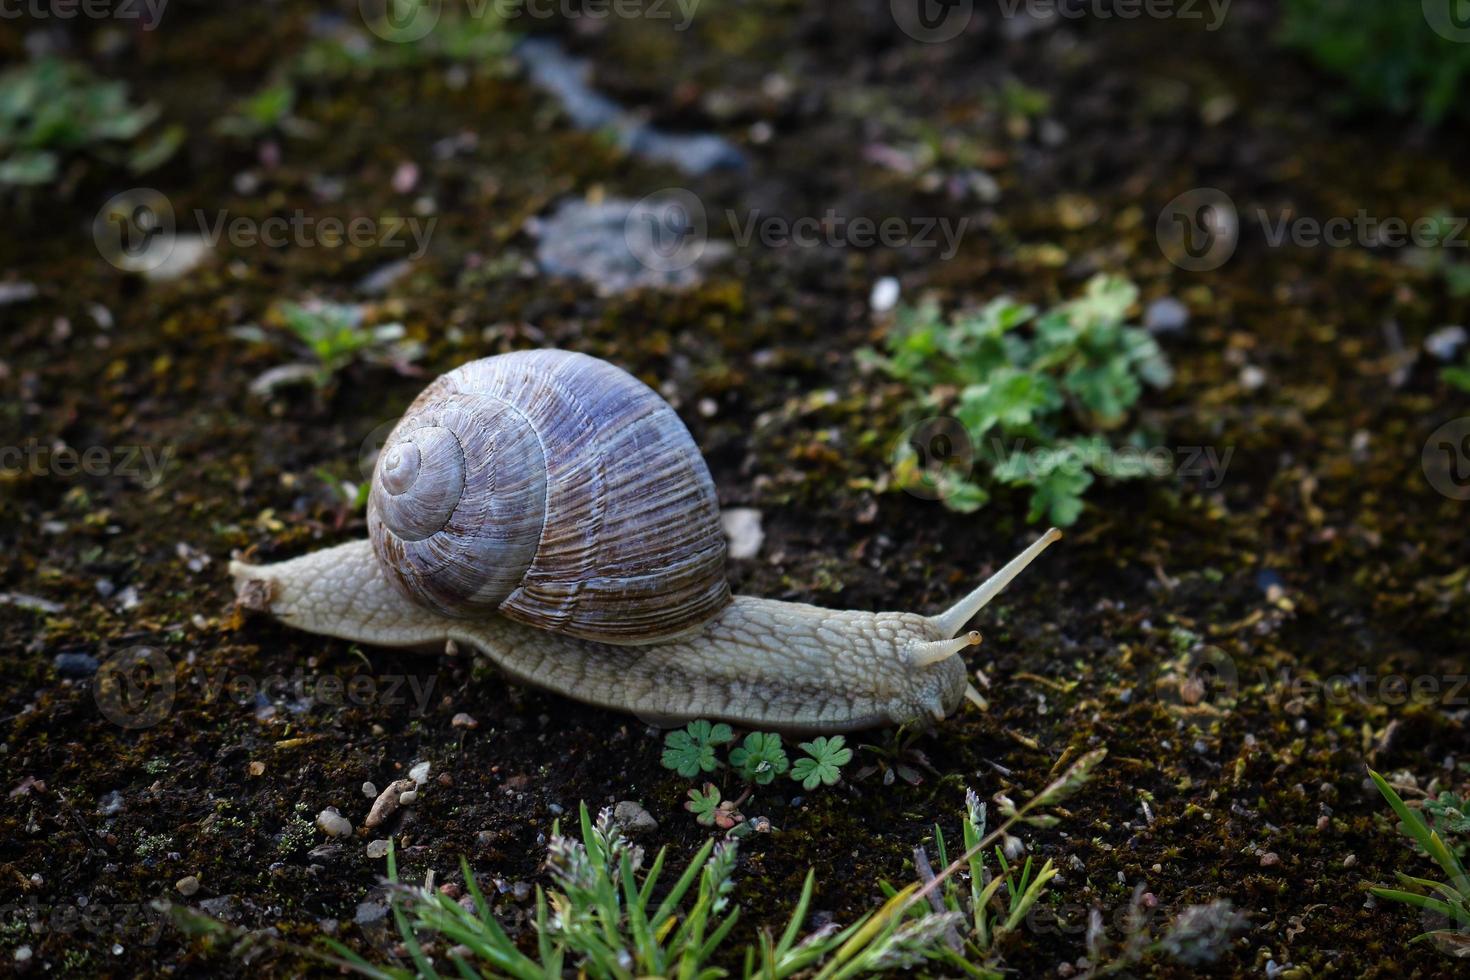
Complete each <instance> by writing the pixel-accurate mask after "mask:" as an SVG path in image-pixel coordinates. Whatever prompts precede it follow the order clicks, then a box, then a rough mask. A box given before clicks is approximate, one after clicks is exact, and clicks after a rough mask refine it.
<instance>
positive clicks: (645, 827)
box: [613, 800, 658, 837]
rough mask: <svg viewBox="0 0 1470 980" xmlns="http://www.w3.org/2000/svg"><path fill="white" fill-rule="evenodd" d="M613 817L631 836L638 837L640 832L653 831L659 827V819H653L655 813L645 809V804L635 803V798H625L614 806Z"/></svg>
mask: <svg viewBox="0 0 1470 980" xmlns="http://www.w3.org/2000/svg"><path fill="white" fill-rule="evenodd" d="M613 819H614V820H616V821H617V823H618V826H619V827H622V828H623V830H624V832H626V833H627V835H628V836H629V837H637V836H638V835H639V834H646V833H651V832H652V831H655V830H657V829H658V821H657V820H655V819H653V814H651V813H649V812H648V811H647V810H645V809H644V808H643V804H641V803H635V802H634V801H633V800H623V801H621V802H620V803H618V805H617V806H615V807H613Z"/></svg>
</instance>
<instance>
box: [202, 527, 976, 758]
mask: <svg viewBox="0 0 1470 980" xmlns="http://www.w3.org/2000/svg"><path fill="white" fill-rule="evenodd" d="M230 572H231V574H232V575H233V576H234V579H235V588H236V593H237V595H239V596H240V598H241V601H242V603H243V604H245V605H247V606H253V607H255V608H259V609H261V610H263V611H268V612H270V613H271V614H272V615H273V616H275V617H276V618H278V619H280V620H281V621H282V622H283V623H286V624H287V625H290V626H293V627H296V628H298V629H302V630H306V631H308V632H312V633H319V634H325V635H328V636H336V637H341V638H343V639H348V640H355V641H358V642H363V643H371V644H375V645H380V646H400V647H436V646H442V645H443V644H445V643H447V642H450V641H454V642H457V643H460V644H463V645H467V646H473V647H475V648H477V649H479V650H480V651H482V652H483V653H484V654H485V655H486V656H488V657H489V658H490V659H491V660H492V661H493V662H494V663H495V664H497V665H498V666H499V667H500V668H501V669H502V670H503V671H504V672H505V673H507V674H509V675H510V676H511V677H513V678H515V679H517V680H520V681H524V682H526V683H529V684H533V685H535V686H537V687H542V688H546V689H548V690H552V691H555V692H557V693H560V694H564V695H566V696H568V697H571V698H575V699H577V700H580V701H585V702H588V703H591V704H596V705H600V706H603V707H607V708H613V709H617V710H621V711H628V712H632V713H635V714H638V715H641V716H644V717H656V718H659V719H665V720H678V719H688V718H709V719H712V720H723V721H729V722H732V723H735V724H740V725H745V726H749V727H759V728H772V729H780V730H790V731H810V732H823V731H833V732H836V731H851V730H855V729H862V728H871V727H876V726H882V725H890V724H901V723H904V722H909V721H915V720H926V721H927V720H930V719H939V718H943V717H944V716H945V715H947V714H949V713H950V712H952V711H954V710H955V708H957V707H958V706H959V703H960V701H961V700H962V698H963V696H964V691H965V668H964V664H963V661H961V660H960V658H958V657H954V656H944V657H942V658H940V659H937V660H935V661H934V662H930V663H924V662H916V658H915V657H914V656H913V655H912V651H913V650H915V649H918V648H921V647H923V646H924V645H925V644H929V645H943V646H946V648H947V645H946V644H945V643H944V641H945V638H944V637H942V636H941V635H940V633H939V629H938V627H937V626H936V623H935V620H933V619H931V618H929V617H925V616H920V615H916V614H913V613H869V612H852V611H842V610H832V609H821V608H818V607H816V606H809V605H805V604H803V603H793V602H780V601H776V600H770V599H755V598H750V597H740V596H737V597H736V598H735V601H734V602H732V603H731V604H730V605H729V606H727V607H726V608H725V610H724V611H723V612H722V613H721V614H720V615H719V616H717V617H715V618H714V619H713V620H711V621H710V622H708V623H707V624H705V625H704V626H703V627H702V628H701V629H700V630H698V631H697V632H694V633H691V634H688V635H686V636H683V637H680V638H678V639H675V640H669V641H665V642H662V643H657V644H652V645H648V646H640V647H627V646H614V645H611V644H606V643H597V642H593V641H587V640H579V639H576V638H573V637H567V636H561V635H558V634H554V633H548V632H545V631H542V630H537V629H534V628H532V627H529V626H525V625H523V624H521V623H516V622H514V621H512V620H509V619H506V618H505V617H502V616H488V617H484V618H482V619H478V620H461V619H454V618H450V617H446V616H442V615H440V614H438V613H435V612H432V611H430V610H427V609H424V608H422V607H420V606H418V605H416V604H414V603H412V602H410V601H409V600H407V599H406V598H404V596H403V595H402V594H401V593H400V592H399V591H398V590H397V589H396V588H394V587H393V586H392V585H391V584H390V583H389V582H388V580H387V578H386V577H385V576H384V575H383V573H382V571H381V568H380V567H379V564H378V562H377V561H376V560H375V559H374V557H373V553H372V549H371V547H370V545H369V544H368V543H367V542H366V541H359V542H352V543H349V544H344V545H339V546H338V547H335V548H329V549H326V550H323V551H318V552H313V553H311V554H308V555H305V556H303V557H301V558H296V559H292V560H290V561H286V562H281V563H279V564H275V565H266V566H256V565H249V564H245V563H242V562H232V563H231V565H230ZM968 642H969V639H968V638H965V639H962V640H959V641H953V643H954V644H955V649H958V647H959V646H960V645H963V644H964V643H968ZM919 659H922V658H919Z"/></svg>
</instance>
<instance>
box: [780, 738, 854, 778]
mask: <svg viewBox="0 0 1470 980" xmlns="http://www.w3.org/2000/svg"><path fill="white" fill-rule="evenodd" d="M801 749H802V751H803V752H805V753H806V755H804V756H802V757H801V758H800V759H797V760H796V761H795V762H793V763H792V764H791V778H792V779H794V780H796V781H797V782H798V783H801V785H802V788H803V789H809V790H810V789H816V788H817V787H818V786H819V785H827V786H832V785H835V784H836V782H837V780H838V779H840V778H842V767H843V766H845V765H847V764H848V763H849V762H851V761H852V749H849V748H847V740H846V739H844V738H843V737H842V736H841V735H833V736H832V737H831V738H827V737H825V736H823V737H819V738H814V739H812V740H811V741H810V742H802V743H801Z"/></svg>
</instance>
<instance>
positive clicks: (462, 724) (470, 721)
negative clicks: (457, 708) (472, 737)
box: [449, 711, 480, 728]
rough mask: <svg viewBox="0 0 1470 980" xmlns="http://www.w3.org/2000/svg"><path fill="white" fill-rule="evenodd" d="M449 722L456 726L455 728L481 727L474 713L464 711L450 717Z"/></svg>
mask: <svg viewBox="0 0 1470 980" xmlns="http://www.w3.org/2000/svg"><path fill="white" fill-rule="evenodd" d="M449 724H450V725H451V726H453V727H455V728H479V727H480V723H479V722H478V721H476V720H475V718H474V716H473V715H469V714H466V713H465V712H463V711H461V712H460V713H459V714H457V715H455V716H454V717H453V718H452V719H450V721H449Z"/></svg>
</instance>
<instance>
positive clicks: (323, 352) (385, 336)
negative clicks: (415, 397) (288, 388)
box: [232, 301, 423, 388]
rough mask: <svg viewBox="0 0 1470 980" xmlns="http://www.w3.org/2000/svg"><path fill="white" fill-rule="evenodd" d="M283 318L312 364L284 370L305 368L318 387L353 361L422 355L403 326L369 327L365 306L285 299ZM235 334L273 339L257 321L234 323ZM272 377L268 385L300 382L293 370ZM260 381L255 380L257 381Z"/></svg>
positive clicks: (408, 359) (406, 360)
mask: <svg viewBox="0 0 1470 980" xmlns="http://www.w3.org/2000/svg"><path fill="white" fill-rule="evenodd" d="M278 312H279V315H280V319H281V322H282V323H283V324H284V326H285V327H286V329H287V330H289V331H290V332H291V335H292V337H294V338H295V340H297V341H298V342H299V343H300V344H301V346H303V347H304V348H305V349H306V351H307V353H309V354H310V356H311V358H312V360H313V362H314V363H313V364H311V365H307V366H305V367H304V368H302V366H301V365H286V366H285V367H284V368H283V369H281V370H283V371H287V372H289V371H290V369H292V368H302V373H303V374H304V375H305V376H306V378H309V379H310V380H311V381H312V382H313V383H314V384H315V385H316V386H317V387H318V388H325V387H326V386H327V385H329V384H331V382H332V379H333V378H334V377H335V376H336V375H337V373H338V372H339V371H341V370H343V369H344V368H346V367H347V366H348V365H350V364H352V363H353V362H354V361H359V360H361V361H367V362H370V363H375V364H387V365H391V366H394V367H398V368H402V367H404V366H405V365H408V364H411V363H412V362H413V361H416V360H418V358H420V357H421V356H422V355H423V348H422V345H420V344H418V343H417V342H415V341H412V340H407V339H405V338H404V329H403V324H401V323H381V324H378V325H377V326H372V327H369V326H366V325H365V324H364V323H363V320H364V315H365V308H364V307H362V306H357V305H352V304H347V303H327V302H317V301H313V302H311V303H305V304H303V303H281V304H280V306H279V307H278ZM232 333H233V334H234V335H235V336H236V337H238V338H240V339H241V340H248V341H255V342H268V341H269V340H270V339H271V337H270V335H269V334H267V333H266V332H265V331H263V330H261V329H260V328H259V327H257V326H254V325H246V326H241V327H236V328H235V329H234V330H233V331H232ZM262 380H270V382H271V383H270V384H269V385H266V386H265V387H266V388H270V387H273V386H274V385H276V384H285V383H288V382H290V381H294V380H302V379H300V378H297V377H296V376H295V375H294V374H289V375H288V376H287V377H285V378H283V379H280V380H272V379H270V378H269V376H265V377H263V379H262ZM259 383H260V382H257V384H259Z"/></svg>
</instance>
